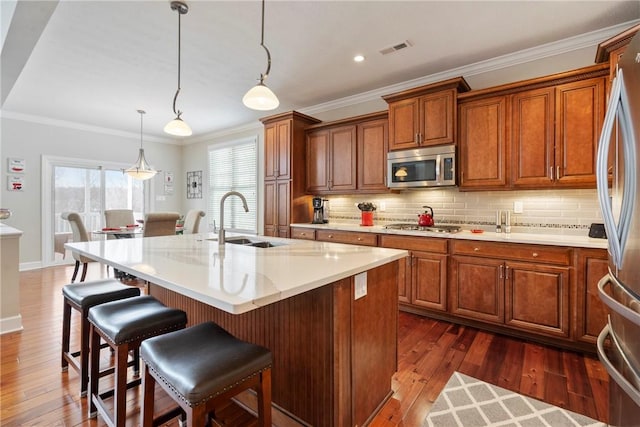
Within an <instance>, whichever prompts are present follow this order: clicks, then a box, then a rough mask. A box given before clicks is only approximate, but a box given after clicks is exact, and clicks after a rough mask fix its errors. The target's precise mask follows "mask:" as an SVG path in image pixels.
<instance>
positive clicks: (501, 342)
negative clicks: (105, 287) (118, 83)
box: [0, 263, 608, 427]
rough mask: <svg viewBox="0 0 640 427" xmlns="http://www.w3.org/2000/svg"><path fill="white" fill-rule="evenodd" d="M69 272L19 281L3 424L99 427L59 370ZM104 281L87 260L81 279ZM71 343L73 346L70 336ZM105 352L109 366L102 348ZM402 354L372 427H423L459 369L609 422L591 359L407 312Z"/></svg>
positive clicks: (232, 417)
mask: <svg viewBox="0 0 640 427" xmlns="http://www.w3.org/2000/svg"><path fill="white" fill-rule="evenodd" d="M71 273H72V268H70V267H53V268H46V269H41V270H33V271H28V272H23V273H21V274H20V286H21V291H22V293H21V303H20V306H21V314H22V321H23V325H24V330H23V331H22V332H18V333H12V334H6V335H2V336H1V340H0V352H1V365H0V387H1V390H2V392H1V396H0V425H2V426H103V425H104V423H103V422H102V420H101V419H100V418H98V419H97V420H89V419H88V417H87V404H86V399H81V398H80V397H79V388H80V386H79V381H78V375H77V374H76V372H75V371H72V370H70V371H69V372H67V373H63V372H61V371H60V342H61V323H62V294H61V288H62V286H63V285H64V284H66V283H68V282H69V280H70V277H71ZM104 274H105V271H104V269H101V268H100V266H99V265H97V264H96V263H92V264H90V270H89V273H88V275H87V278H88V279H91V278H98V277H100V276H101V275H104ZM73 321H74V322H75V323H74V324H73V325H72V328H73V330H77V328H78V323H77V315H74V316H73ZM74 335H75V334H74ZM73 345H77V340H76V337H75V336H74V337H72V346H73ZM103 353H104V354H103V359H104V361H105V362H108V357H109V354H108V351H104V352H103ZM398 353H399V366H398V372H397V373H396V375H395V376H394V378H393V381H392V387H393V390H394V391H395V393H394V395H393V397H392V398H391V399H390V400H389V401H388V402H387V403H386V404H385V406H384V407H383V408H382V410H381V411H380V413H379V414H378V415H377V416H376V418H375V419H374V420H373V422H372V423H371V426H375V427H382V426H385V427H388V426H404V427H414V426H416V427H419V426H421V425H422V421H423V420H424V417H425V415H426V413H427V412H428V411H429V408H430V407H431V404H432V403H433V401H434V400H435V399H436V397H437V396H438V394H439V393H440V391H441V390H442V388H443V387H444V385H445V383H446V382H447V380H448V379H449V376H450V375H451V374H452V373H453V372H454V371H456V370H457V371H459V372H462V373H464V374H467V375H470V376H473V377H476V378H478V379H481V380H483V381H486V382H489V383H492V384H495V385H498V386H501V387H504V388H506V389H509V390H513V391H516V392H518V393H521V394H524V395H527V396H531V397H534V398H536V399H540V400H543V401H545V402H548V403H551V404H554V405H557V406H560V407H563V408H566V409H569V410H571V411H575V412H579V413H581V414H585V415H587V416H589V417H592V418H595V419H598V420H600V421H603V422H606V421H607V418H608V376H607V373H606V371H605V370H604V367H603V366H602V365H601V364H600V362H599V361H598V360H597V358H594V357H592V356H585V355H581V354H578V353H573V352H570V351H565V350H559V349H555V348H552V347H546V346H543V345H539V344H534V343H530V342H525V341H521V340H517V339H513V338H508V337H505V336H502V335H495V334H491V333H487V332H482V331H478V330H476V329H473V328H469V327H462V326H457V325H453V324H450V323H447V322H442V321H437V320H432V319H428V318H423V317H420V316H415V315H412V314H407V313H400V318H399V345H398ZM129 393H130V394H129V396H128V400H129V402H128V414H129V415H128V420H127V425H128V426H129V425H130V426H135V425H138V423H139V420H138V411H139V405H140V403H141V397H140V396H139V391H138V390H130V391H129ZM160 396H161V395H160ZM169 405H170V401H169V400H168V398H162V397H160V398H159V401H158V403H157V406H158V407H160V409H161V410H162V408H167V407H168V406H169ZM216 414H217V416H218V418H219V420H220V423H221V424H224V425H231V426H254V425H255V421H254V419H253V418H252V417H250V416H248V415H247V414H246V412H244V411H243V410H240V409H239V408H238V407H237V406H235V405H229V406H227V407H225V408H221V411H217V413H216ZM170 425H177V422H174V423H173V424H170Z"/></svg>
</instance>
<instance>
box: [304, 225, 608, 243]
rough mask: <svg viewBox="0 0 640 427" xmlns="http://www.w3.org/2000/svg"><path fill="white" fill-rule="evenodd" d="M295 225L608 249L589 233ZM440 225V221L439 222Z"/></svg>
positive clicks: (604, 240) (602, 240)
mask: <svg viewBox="0 0 640 427" xmlns="http://www.w3.org/2000/svg"><path fill="white" fill-rule="evenodd" d="M291 226H292V227H301V228H313V229H317V230H344V231H358V232H365V233H378V234H399V235H405V236H421V237H435V238H446V239H466V240H483V241H488V242H510V243H528V244H535V245H551V246H568V247H578V248H595V249H606V248H607V240H606V239H594V238H591V237H588V236H586V235H585V236H577V235H564V234H534V233H518V232H516V233H514V232H512V233H496V232H493V231H484V232H483V233H472V232H471V231H470V230H469V229H465V228H464V227H463V228H462V230H461V231H459V232H457V233H434V232H429V231H419V230H393V229H386V228H384V226H382V225H374V226H370V227H365V226H361V225H357V224H347V223H329V224H306V223H304V224H291ZM436 226H437V224H436Z"/></svg>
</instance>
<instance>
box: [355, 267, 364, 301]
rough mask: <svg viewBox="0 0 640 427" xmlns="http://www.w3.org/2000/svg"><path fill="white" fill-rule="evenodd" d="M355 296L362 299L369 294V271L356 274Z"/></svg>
mask: <svg viewBox="0 0 640 427" xmlns="http://www.w3.org/2000/svg"><path fill="white" fill-rule="evenodd" d="M355 282H356V283H355V285H356V289H355V298H354V299H360V298H362V297H363V296H366V295H367V272H366V271H365V272H364V273H360V274H356V276H355Z"/></svg>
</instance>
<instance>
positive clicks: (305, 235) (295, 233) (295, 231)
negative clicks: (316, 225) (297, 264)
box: [291, 227, 316, 240]
mask: <svg viewBox="0 0 640 427" xmlns="http://www.w3.org/2000/svg"><path fill="white" fill-rule="evenodd" d="M291 238H292V239H302V240H316V230H314V229H313V228H302V227H291Z"/></svg>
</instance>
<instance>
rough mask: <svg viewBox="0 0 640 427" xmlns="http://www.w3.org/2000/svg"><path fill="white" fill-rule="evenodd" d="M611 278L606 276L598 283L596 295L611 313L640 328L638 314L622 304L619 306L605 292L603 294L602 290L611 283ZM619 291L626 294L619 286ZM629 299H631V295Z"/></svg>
mask: <svg viewBox="0 0 640 427" xmlns="http://www.w3.org/2000/svg"><path fill="white" fill-rule="evenodd" d="M612 282H613V278H612V277H611V275H610V274H606V275H605V276H604V277H603V278H602V279H600V281H599V282H598V293H599V294H600V299H601V300H602V301H603V302H604V303H605V304H606V305H607V306H609V308H610V309H611V310H612V311H615V312H616V313H618V314H619V315H621V316H623V317H624V318H625V319H627V320H629V321H630V322H632V323H634V324H636V325H638V326H640V313H637V312H635V311H633V310H631V309H630V308H629V307H627V306H626V305H624V304H620V303H619V302H618V301H616V300H615V299H614V298H612V297H611V296H610V295H609V294H608V293H607V292H605V290H604V288H605V287H606V286H607V284H609V283H612ZM620 289H621V290H622V291H623V292H627V291H626V290H625V289H624V287H622V286H620ZM630 297H632V298H633V296H632V295H630Z"/></svg>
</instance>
